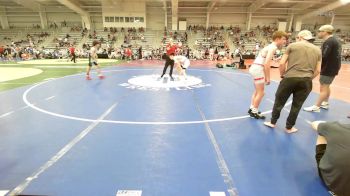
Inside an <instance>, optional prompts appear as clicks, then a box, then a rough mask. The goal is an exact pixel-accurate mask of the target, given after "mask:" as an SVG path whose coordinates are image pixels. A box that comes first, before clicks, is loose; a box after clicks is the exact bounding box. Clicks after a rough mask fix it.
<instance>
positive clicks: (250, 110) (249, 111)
mask: <svg viewBox="0 0 350 196" xmlns="http://www.w3.org/2000/svg"><path fill="white" fill-rule="evenodd" d="M250 113H253V112H252V109H251V108H250V109H249V110H248V114H249V115H250ZM258 114H261V112H258ZM349 118H350V117H349Z"/></svg>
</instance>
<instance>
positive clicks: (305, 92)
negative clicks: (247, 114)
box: [264, 30, 321, 133]
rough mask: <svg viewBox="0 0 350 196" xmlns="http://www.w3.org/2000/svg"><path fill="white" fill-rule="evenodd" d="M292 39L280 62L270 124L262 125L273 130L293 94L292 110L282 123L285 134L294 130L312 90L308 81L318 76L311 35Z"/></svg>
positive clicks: (318, 56) (318, 53)
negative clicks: (278, 79) (279, 79)
mask: <svg viewBox="0 0 350 196" xmlns="http://www.w3.org/2000/svg"><path fill="white" fill-rule="evenodd" d="M296 39H297V42H296V43H292V44H290V45H289V46H288V47H287V49H286V52H285V54H284V55H283V57H282V59H281V61H280V74H281V78H283V79H282V81H281V82H280V84H279V86H278V89H277V92H276V97H275V103H274V105H273V110H272V117H271V121H270V122H265V123H264V124H265V125H266V126H268V127H271V128H274V127H275V126H276V123H277V120H278V119H279V117H280V113H281V110H282V109H283V107H284V105H285V104H286V102H287V100H288V98H289V97H290V95H293V102H292V108H291V110H290V112H289V116H288V118H287V123H286V132H287V133H293V132H296V131H298V129H296V128H295V127H294V125H295V122H296V120H297V117H298V114H299V111H300V109H301V107H302V105H303V104H304V101H305V100H306V98H307V97H308V96H309V94H310V92H311V90H312V79H314V78H315V77H316V76H317V75H318V74H319V73H320V68H321V50H320V49H319V48H318V47H317V46H315V45H313V44H312V43H310V42H309V40H313V39H314V38H313V37H312V34H311V32H310V31H308V30H303V31H300V32H299V34H298V36H297V38H296ZM287 62H288V65H286V64H287Z"/></svg>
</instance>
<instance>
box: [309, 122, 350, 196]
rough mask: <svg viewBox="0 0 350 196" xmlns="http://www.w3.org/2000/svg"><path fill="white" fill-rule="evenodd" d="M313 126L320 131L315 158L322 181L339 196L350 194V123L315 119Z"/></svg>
mask: <svg viewBox="0 0 350 196" xmlns="http://www.w3.org/2000/svg"><path fill="white" fill-rule="evenodd" d="M312 127H313V129H314V130H316V131H317V132H318V137H317V142H316V155H315V158H316V163H317V168H318V174H319V176H320V178H321V180H322V182H323V183H324V184H325V185H326V186H327V187H328V189H329V190H330V191H331V192H333V193H334V194H336V195H338V196H348V195H350V167H349V165H350V124H349V123H347V124H344V123H341V122H321V121H315V122H313V123H312Z"/></svg>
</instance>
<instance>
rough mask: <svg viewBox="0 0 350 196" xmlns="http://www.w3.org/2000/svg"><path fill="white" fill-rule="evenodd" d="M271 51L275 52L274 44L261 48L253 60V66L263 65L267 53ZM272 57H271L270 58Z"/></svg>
mask: <svg viewBox="0 0 350 196" xmlns="http://www.w3.org/2000/svg"><path fill="white" fill-rule="evenodd" d="M270 50H273V53H275V51H276V50H277V46H276V44H274V43H271V44H269V45H268V46H266V47H265V48H263V49H262V50H260V52H259V54H258V56H257V57H256V59H255V60H254V63H253V65H254V64H258V65H264V64H265V61H266V56H267V53H268V52H269V51H270ZM272 57H273V56H272Z"/></svg>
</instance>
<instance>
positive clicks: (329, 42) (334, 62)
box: [304, 25, 341, 112]
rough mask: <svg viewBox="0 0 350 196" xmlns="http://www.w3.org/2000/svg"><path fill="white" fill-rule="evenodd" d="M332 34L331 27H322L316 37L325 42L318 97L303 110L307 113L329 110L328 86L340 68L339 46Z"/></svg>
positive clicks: (329, 92)
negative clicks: (313, 103) (314, 102)
mask: <svg viewBox="0 0 350 196" xmlns="http://www.w3.org/2000/svg"><path fill="white" fill-rule="evenodd" d="M333 32H334V28H333V26H331V25H323V26H322V27H321V28H320V29H319V33H318V37H319V38H321V39H323V40H325V41H324V43H323V45H322V65H321V75H320V96H319V98H318V100H317V102H316V104H315V105H313V106H310V107H306V108H304V110H305V111H307V112H320V108H322V109H325V110H327V109H328V108H329V103H328V100H329V96H330V94H331V90H330V85H331V84H332V82H333V80H334V78H335V76H336V75H338V72H339V70H340V66H341V44H340V42H339V41H338V40H337V39H336V38H335V37H334V36H333Z"/></svg>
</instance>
